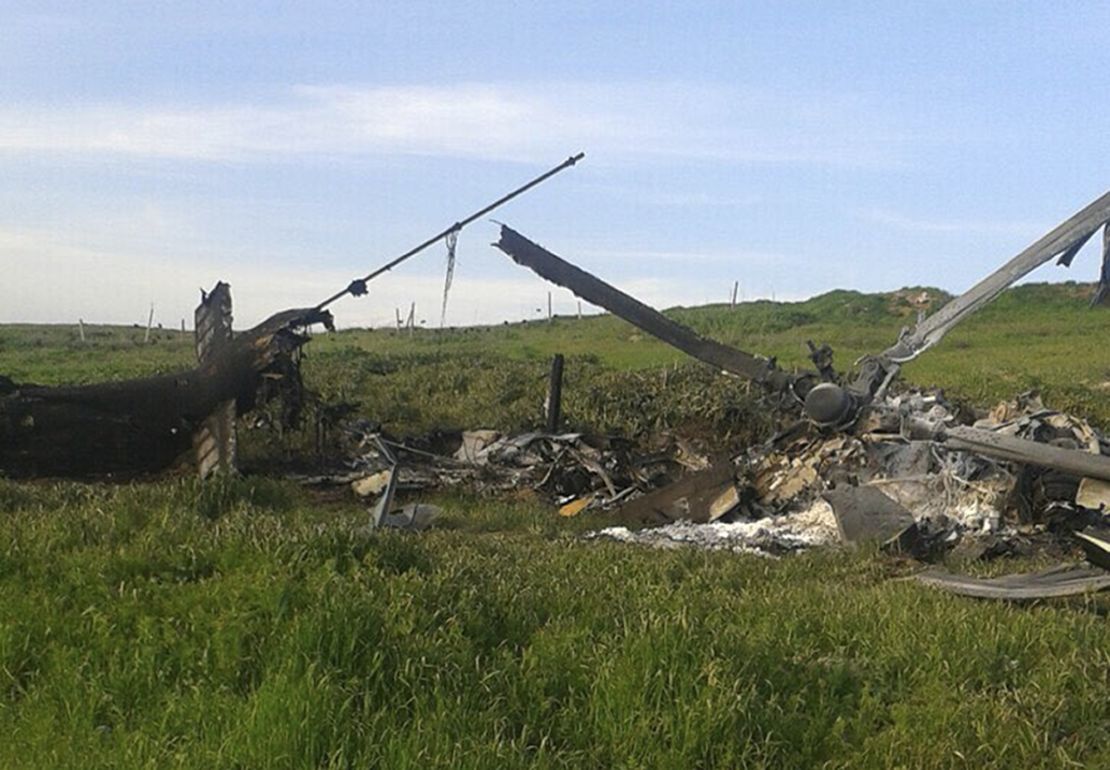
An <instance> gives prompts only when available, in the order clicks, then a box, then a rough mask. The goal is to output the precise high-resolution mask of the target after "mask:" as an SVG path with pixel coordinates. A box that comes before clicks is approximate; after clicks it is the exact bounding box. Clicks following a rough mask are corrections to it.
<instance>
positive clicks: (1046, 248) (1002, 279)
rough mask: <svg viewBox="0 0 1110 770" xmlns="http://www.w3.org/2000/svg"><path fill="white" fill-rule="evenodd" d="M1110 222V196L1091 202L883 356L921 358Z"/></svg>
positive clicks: (931, 317)
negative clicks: (970, 318) (1011, 288)
mask: <svg viewBox="0 0 1110 770" xmlns="http://www.w3.org/2000/svg"><path fill="white" fill-rule="evenodd" d="M1107 221H1110V193H1106V194H1105V195H1103V196H1102V197H1101V198H1099V199H1098V200H1096V201H1095V202H1094V203H1091V204H1090V205H1089V206H1087V207H1086V208H1085V209H1083V210H1082V211H1080V212H1079V213H1077V214H1075V215H1074V216H1072V217H1071V218H1070V219H1068V220H1067V221H1066V222H1064V223H1063V224H1061V225H1060V226H1059V227H1057V228H1056V229H1054V230H1052V231H1051V232H1050V233H1048V234H1047V235H1045V236H1044V237H1043V238H1041V239H1040V240H1039V241H1037V242H1036V243H1034V244H1033V245H1032V246H1030V247H1029V248H1027V249H1025V251H1023V252H1021V253H1020V254H1018V255H1017V256H1016V257H1014V258H1013V259H1011V260H1010V261H1009V262H1007V263H1006V264H1005V265H1003V266H1002V267H1000V268H999V269H998V270H996V271H995V272H993V273H991V274H990V275H988V276H987V277H986V278H984V279H983V280H981V281H980V282H979V283H977V284H975V285H974V286H972V287H971V288H970V289H968V290H967V291H966V292H964V293H963V294H962V295H961V296H959V297H957V298H956V299H954V300H952V301H951V302H949V303H948V304H947V305H945V306H944V307H942V308H941V309H940V310H938V311H937V312H935V313H933V314H932V315H931V316H929V317H928V318H926V319H925V320H924V321H922V322H921V323H920V324H918V325H917V326H916V327H914V329H913V330H911V331H910V332H908V333H907V334H904V335H903V336H902V338H901V339H899V340H898V342H897V343H895V344H894V345H893V346H892V347H890V348H888V349H887V350H885V351H884V352H883V354H882V355H883V357H884V358H886V359H887V360H889V361H893V362H895V363H903V362H905V361H910V360H913V359H914V358H917V357H918V356H919V355H921V354H922V353H923V352H925V351H926V350H928V349H929V348H931V347H932V346H933V345H936V344H937V343H938V342H940V340H941V339H942V338H943V337H944V335H945V334H947V333H948V332H949V330H951V329H952V327H954V326H955V325H956V324H958V323H959V322H960V321H962V320H964V319H965V318H967V317H968V316H969V315H971V314H972V313H974V312H975V311H977V310H979V309H980V308H982V307H983V306H984V305H986V304H987V303H989V302H990V301H991V300H993V299H994V298H995V297H997V296H998V295H999V294H1001V293H1002V292H1003V290H1005V289H1006V288H1007V287H1008V286H1010V285H1011V284H1013V283H1014V282H1015V281H1017V280H1018V279H1020V278H1022V277H1024V276H1025V275H1027V274H1028V273H1030V272H1031V271H1032V270H1034V269H1035V268H1038V267H1040V266H1041V265H1043V264H1044V263H1045V262H1048V261H1049V260H1050V259H1052V258H1053V257H1055V256H1056V255H1057V254H1061V253H1065V254H1067V255H1069V257H1070V256H1074V254H1072V253H1071V249H1072V248H1073V247H1074V246H1076V244H1080V245H1082V244H1083V243H1085V242H1086V241H1087V240H1088V239H1089V238H1090V237H1091V235H1092V234H1093V233H1094V232H1095V231H1096V230H1097V229H1098V228H1099V227H1101V226H1102V225H1104V224H1106V222H1107ZM1069 261H1070V259H1069Z"/></svg>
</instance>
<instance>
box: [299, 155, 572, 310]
mask: <svg viewBox="0 0 1110 770" xmlns="http://www.w3.org/2000/svg"><path fill="white" fill-rule="evenodd" d="M584 157H586V153H584V152H580V153H578V154H577V155H572V156H570V157H569V158H567V159H566V160H564V161H563V162H562V163H560V164H559V165H558V166H556V167H555V168H553V169H551V170H550V171H547V172H546V173H543V174H540V175H539V176H538V177H536V178H535V179H533V180H532V181H531V182H528V183H527V184H525V185H522V186H520V187H518V188H516V189H515V190H513V191H512V192H511V193H509V194H508V195H504V196H502V197H500V198H498V199H497V200H495V201H494V202H493V203H491V204H489V205H488V206H486V207H485V208H484V209H482V210H481V211H476V212H474V213H473V214H471V215H470V216H468V217H467V218H466V219H463V220H461V221H459V222H455V224H453V225H451V226H450V227H448V228H446V229H445V230H443V231H442V232H440V233H438V234H437V235H433V236H432V237H431V238H429V239H428V240H426V241H424V242H423V243H421V244H420V245H419V246H416V247H415V248H412V249H409V250H408V251H406V252H405V253H404V254H402V255H401V256H399V257H397V258H396V259H394V260H393V261H392V262H388V263H386V264H384V265H382V266H381V267H379V268H378V269H377V270H374V271H372V272H370V273H369V274H368V275H366V276H364V277H363V278H359V279H356V280H354V281H352V282H351V285H350V286H348V287H347V288H346V289H343V291H340V292H336V293H335V294H333V295H331V296H330V297H328V298H327V299H326V300H324V301H323V302H321V303H320V304H319V305H317V306H316V309H317V310H323V309H324V308H325V307H327V306H328V305H330V304H331V303H333V302H335V301H336V300H337V299H339V298H340V297H343V296H345V295H347V294H350V293H351V289H352V287H354V286H356V285H359V284H365V283H367V282H369V281H372V280H373V279H375V278H377V277H378V276H379V275H381V274H382V273H384V272H387V271H389V270H392V269H393V268H395V267H397V265H399V264H401V263H402V262H404V261H405V260H406V259H409V258H410V257H414V256H416V255H417V254H419V253H420V252H422V251H423V250H424V249H426V248H428V247H429V246H431V245H432V244H433V243H436V242H437V241H441V240H443V239H444V238H446V237H447V236H448V235H450V234H451V233H453V232H455V231H457V230H461V229H462V228H464V227H466V226H467V225H468V224H470V223H471V222H473V221H474V220H475V219H478V218H479V217H483V216H485V215H486V214H488V213H490V212H491V211H493V210H494V209H495V208H497V207H498V206H501V205H504V204H505V203H508V202H509V201H511V200H512V199H513V198H515V197H517V196H518V195H521V194H522V193H525V192H527V191H528V190H531V189H532V188H533V187H535V186H536V185H538V184H540V183H541V182H543V181H545V180H547V179H549V178H551V177H553V176H555V175H556V174H558V173H559V172H560V171H562V170H563V169H565V168H570V167H571V166H573V165H574V164H576V163H577V162H578V161H580V160H582V158H584Z"/></svg>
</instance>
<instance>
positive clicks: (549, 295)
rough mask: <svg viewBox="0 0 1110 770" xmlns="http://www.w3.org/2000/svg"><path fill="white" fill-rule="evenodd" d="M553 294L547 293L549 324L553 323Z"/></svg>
mask: <svg viewBox="0 0 1110 770" xmlns="http://www.w3.org/2000/svg"><path fill="white" fill-rule="evenodd" d="M551 318H552V316H551V292H547V322H548V323H551Z"/></svg>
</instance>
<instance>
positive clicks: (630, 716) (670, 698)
mask: <svg viewBox="0 0 1110 770" xmlns="http://www.w3.org/2000/svg"><path fill="white" fill-rule="evenodd" d="M0 500H2V501H3V508H4V510H5V511H6V515H5V517H4V520H3V531H2V532H0V539H2V542H3V543H4V544H5V545H4V546H3V549H2V551H0V553H2V560H0V606H3V608H4V610H3V613H4V614H3V618H4V620H3V623H2V625H0V629H2V630H0V731H2V732H3V734H4V735H5V736H7V739H6V740H5V741H4V742H0V765H2V766H5V767H32V766H53V767H76V766H81V767H120V766H123V767H137V766H150V767H167V766H182V767H318V766H328V767H390V768H400V767H426V766H440V767H475V768H485V767H518V766H519V767H524V766H529V767H534V766H539V767H546V766H551V767H563V766H578V767H666V768H669V767H689V766H712V767H743V766H751V767H761V766H776V767H783V766H787V767H814V766H832V767H835V766H871V767H895V766H901V767H914V768H919V767H948V766H974V767H1006V768H1012V767H1049V766H1059V767H1064V766H1069V764H1072V763H1083V764H1085V765H1086V766H1089V767H1098V766H1105V765H1106V763H1107V762H1110V742H1108V739H1110V700H1108V699H1107V698H1106V686H1107V684H1108V683H1110V682H1108V679H1107V676H1108V671H1110V653H1108V651H1110V626H1108V625H1107V623H1106V618H1105V611H1106V609H1107V606H1106V605H1105V604H1104V603H1103V604H1099V603H1097V602H1094V601H1090V602H1086V603H1085V602H1083V601H1077V602H1073V603H1071V604H1063V605H1057V604H1054V605H1051V606H1049V605H1045V606H1039V607H1031V608H1030V607H1025V608H1019V607H1011V606H1007V605H1003V604H990V603H980V602H974V601H968V600H963V599H958V598H953V597H949V596H946V595H943V594H939V593H935V592H932V591H930V590H926V589H924V588H921V587H918V586H916V585H911V584H907V583H904V582H900V581H897V580H892V579H891V578H892V577H894V576H896V575H898V574H900V573H902V572H904V571H905V570H906V566H905V565H902V564H896V563H890V562H887V561H885V560H884V559H881V558H879V557H878V556H876V555H875V554H862V555H847V554H842V553H812V554H807V555H802V556H799V557H794V558H790V559H784V560H780V561H770V560H764V559H760V558H756V557H739V556H733V555H729V554H720V553H700V552H694V551H677V552H676V551H644V550H640V549H636V548H629V547H627V546H622V545H619V544H612V543H594V542H591V543H584V542H582V541H580V540H578V539H576V538H575V537H574V536H573V531H567V530H566V529H565V528H564V527H562V526H560V524H559V522H557V521H556V520H555V519H554V518H553V517H551V515H550V514H549V513H548V512H545V511H540V510H536V508H535V507H534V506H531V505H527V504H521V503H517V504H510V503H491V502H488V501H483V500H476V499H465V498H463V499H453V500H452V499H441V500H440V502H442V503H444V504H445V505H447V506H448V515H447V521H446V522H445V524H446V527H445V528H444V529H443V530H442V531H433V532H429V533H427V534H425V535H422V536H412V535H406V534H400V533H388V532H387V533H373V534H372V533H368V532H366V531H365V529H364V526H365V523H366V520H367V515H366V513H365V512H364V511H361V510H358V509H357V508H354V507H347V506H340V507H330V508H322V507H320V506H319V505H314V504H313V503H312V502H311V500H309V499H308V498H306V497H305V496H304V494H303V493H302V492H300V491H299V490H298V489H296V488H295V487H293V486H292V485H290V484H287V483H280V482H274V481H266V480H260V479H254V480H244V481H239V482H230V483H226V484H223V485H215V490H214V491H210V490H209V489H204V490H200V489H198V487H197V485H196V484H195V483H193V482H191V481H188V482H184V481H178V482H173V481H170V482H163V483H159V484H153V485H141V486H140V485H136V486H120V487H108V486H96V485H76V484H54V485H46V484H22V485H17V484H13V483H11V482H8V483H3V484H0ZM578 526H581V525H580V524H579V525H578Z"/></svg>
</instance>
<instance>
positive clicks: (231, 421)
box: [193, 281, 237, 479]
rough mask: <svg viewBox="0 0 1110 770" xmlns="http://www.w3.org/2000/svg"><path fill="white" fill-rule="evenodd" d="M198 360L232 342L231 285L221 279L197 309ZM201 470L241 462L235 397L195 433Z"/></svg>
mask: <svg viewBox="0 0 1110 770" xmlns="http://www.w3.org/2000/svg"><path fill="white" fill-rule="evenodd" d="M193 317H194V320H195V332H194V335H195V340H196V349H197V362H198V363H200V364H202V365H203V364H207V363H208V362H210V361H211V360H212V359H213V358H215V357H216V356H218V355H219V354H220V352H221V351H223V350H225V349H226V348H227V346H228V345H230V344H231V319H232V316H231V287H230V286H229V285H228V284H226V283H224V282H223V281H218V282H217V283H216V285H215V287H214V288H213V289H212V291H210V292H208V293H205V292H203V291H202V292H201V296H200V304H199V305H197V309H196V312H195V313H194V316H193ZM193 452H194V455H195V457H196V463H197V474H198V475H199V476H200V477H201V478H202V479H206V478H208V477H209V476H211V475H212V474H213V473H217V472H219V473H234V472H235V469H236V465H237V451H236V438H235V400H234V399H232V400H230V401H225V402H224V403H222V404H220V405H219V406H217V407H216V409H215V410H213V412H212V414H210V415H208V417H206V418H205V419H204V422H203V423H202V424H201V426H200V428H198V429H197V430H196V431H195V432H194V433H193Z"/></svg>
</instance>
